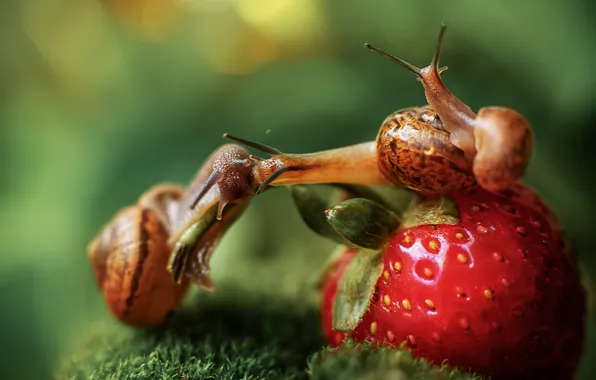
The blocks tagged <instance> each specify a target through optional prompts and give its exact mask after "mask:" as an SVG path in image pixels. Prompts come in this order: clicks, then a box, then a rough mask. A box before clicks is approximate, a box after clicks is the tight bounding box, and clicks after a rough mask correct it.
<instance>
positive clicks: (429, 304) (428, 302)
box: [424, 300, 435, 310]
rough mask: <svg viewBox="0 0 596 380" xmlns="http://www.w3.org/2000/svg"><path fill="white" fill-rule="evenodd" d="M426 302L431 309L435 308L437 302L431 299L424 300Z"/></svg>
mask: <svg viewBox="0 0 596 380" xmlns="http://www.w3.org/2000/svg"><path fill="white" fill-rule="evenodd" d="M424 303H425V304H426V306H428V307H429V308H430V309H432V310H434V309H435V303H434V302H433V301H431V300H424Z"/></svg>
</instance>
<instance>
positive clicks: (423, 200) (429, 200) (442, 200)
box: [402, 195, 460, 228]
mask: <svg viewBox="0 0 596 380" xmlns="http://www.w3.org/2000/svg"><path fill="white" fill-rule="evenodd" d="M459 222H460V220H459V207H458V206H457V203H455V201H454V200H453V199H451V198H449V197H446V196H428V197H425V196H422V195H417V196H415V197H414V198H413V199H412V202H411V203H410V207H409V208H408V210H407V211H406V214H405V216H404V221H403V223H402V228H408V227H414V226H419V225H426V224H457V223H459Z"/></svg>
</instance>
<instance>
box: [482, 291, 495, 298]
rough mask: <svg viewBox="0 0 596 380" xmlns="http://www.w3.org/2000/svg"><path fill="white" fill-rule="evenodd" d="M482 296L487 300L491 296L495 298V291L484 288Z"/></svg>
mask: <svg viewBox="0 0 596 380" xmlns="http://www.w3.org/2000/svg"><path fill="white" fill-rule="evenodd" d="M484 296H485V297H486V298H488V299H489V300H492V299H493V298H495V292H493V291H492V290H491V289H485V290H484Z"/></svg>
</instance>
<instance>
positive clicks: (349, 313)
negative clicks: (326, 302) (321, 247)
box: [333, 249, 383, 332]
mask: <svg viewBox="0 0 596 380" xmlns="http://www.w3.org/2000/svg"><path fill="white" fill-rule="evenodd" d="M381 258H382V255H381V251H371V250H367V249H360V250H359V251H358V252H357V253H356V254H355V255H354V257H353V258H352V260H351V261H350V263H349V264H348V266H347V268H346V270H345V272H344V274H343V276H342V277H341V279H340V280H339V282H338V284H337V295H336V296H335V301H334V305H333V329H334V330H336V331H341V332H349V331H352V330H354V329H355V328H356V326H357V325H358V323H359V322H360V320H361V319H362V316H363V315H364V313H365V312H366V310H367V309H368V305H369V303H370V300H371V298H372V296H373V293H374V289H375V285H376V283H377V280H378V279H379V276H381V273H382V272H383V262H382V260H381Z"/></svg>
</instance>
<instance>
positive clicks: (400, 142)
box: [377, 107, 477, 194]
mask: <svg viewBox="0 0 596 380" xmlns="http://www.w3.org/2000/svg"><path fill="white" fill-rule="evenodd" d="M377 154H378V163H379V167H380V170H381V171H382V172H383V174H385V176H386V177H387V178H388V179H390V180H391V181H393V182H394V183H395V184H396V185H402V186H403V185H405V186H406V187H409V188H411V189H413V190H417V191H421V192H428V193H438V194H449V193H453V192H461V191H468V190H471V189H473V188H475V187H476V186H477V185H476V180H475V179H474V175H473V173H472V165H471V163H470V162H468V161H467V160H466V158H465V156H464V153H463V152H462V151H461V150H460V149H458V148H456V147H455V146H454V145H453V144H451V143H450V142H449V132H447V131H446V130H445V129H444V128H443V123H442V122H441V120H440V118H439V116H438V115H437V114H436V113H435V112H434V111H433V110H432V109H430V108H429V107H420V108H406V109H401V110H398V111H396V112H394V113H393V114H391V115H389V117H387V118H386V119H385V121H384V122H383V125H382V126H381V128H380V130H379V133H378V135H377Z"/></svg>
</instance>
